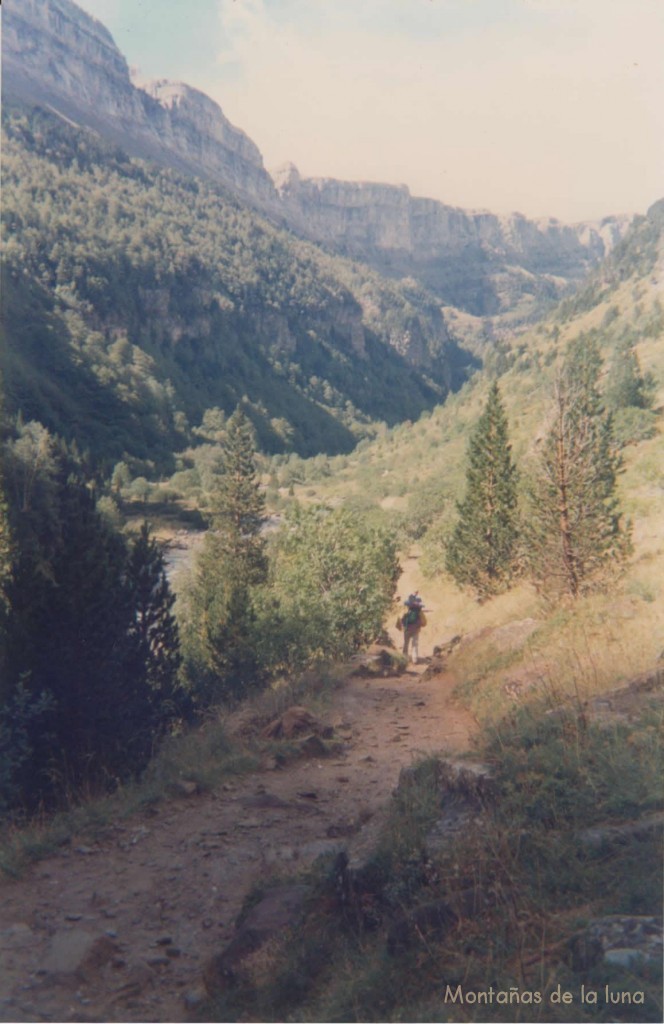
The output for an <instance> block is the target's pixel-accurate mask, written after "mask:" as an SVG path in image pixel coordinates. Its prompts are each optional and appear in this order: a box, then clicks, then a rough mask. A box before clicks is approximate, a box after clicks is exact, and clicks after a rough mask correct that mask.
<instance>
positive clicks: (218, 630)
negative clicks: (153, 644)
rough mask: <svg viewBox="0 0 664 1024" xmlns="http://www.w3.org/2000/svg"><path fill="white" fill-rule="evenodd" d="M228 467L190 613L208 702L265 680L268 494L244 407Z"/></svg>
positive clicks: (190, 669)
mask: <svg viewBox="0 0 664 1024" xmlns="http://www.w3.org/2000/svg"><path fill="white" fill-rule="evenodd" d="M220 469H221V472H220V474H219V476H218V478H217V481H216V486H215V489H214V491H213V493H212V496H211V501H210V519H211V522H210V530H209V531H208V533H207V534H206V537H205V541H204V543H203V548H202V551H201V553H200V555H199V557H198V559H197V563H196V567H195V573H194V579H193V583H192V586H191V587H190V589H189V593H188V595H187V598H186V605H185V613H184V618H185V625H184V630H183V647H184V659H185V674H186V675H187V676H188V678H189V680H190V683H191V684H192V686H193V688H194V690H195V691H196V692H197V694H198V697H199V699H200V700H202V701H204V702H211V701H212V702H213V701H214V700H217V699H219V698H221V699H225V700H229V699H231V700H232V699H234V698H236V697H238V696H240V695H241V694H242V693H244V692H245V691H246V690H247V689H248V688H250V687H252V686H254V685H256V684H257V683H258V682H259V681H260V672H259V667H258V661H257V657H256V654H255V644H254V637H253V629H254V624H255V612H254V608H253V603H252V589H253V588H255V587H257V586H259V585H260V584H262V583H264V582H265V580H266V578H267V568H268V563H267V555H266V550H265V548H266V544H265V538H264V537H263V535H262V526H263V523H264V511H265V498H264V496H263V494H262V492H261V490H260V485H259V483H258V482H257V479H256V476H257V473H256V455H255V448H254V437H253V430H252V427H251V424H250V423H249V421H248V420H247V417H246V416H245V414H244V413H243V411H242V409H241V408H239V407H238V409H236V411H235V412H234V413H233V415H232V416H231V417H230V419H229V420H228V424H227V432H226V440H225V444H224V446H223V448H222V453H221V459H220Z"/></svg>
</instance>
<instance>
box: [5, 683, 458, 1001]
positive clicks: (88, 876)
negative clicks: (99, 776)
mask: <svg viewBox="0 0 664 1024" xmlns="http://www.w3.org/2000/svg"><path fill="white" fill-rule="evenodd" d="M424 667H425V666H424V665H419V666H417V667H412V668H411V670H410V671H409V672H408V673H406V674H405V675H404V676H401V677H389V678H384V679H371V680H366V679H361V678H358V677H354V678H350V679H349V680H348V681H347V683H346V684H345V685H344V687H343V688H341V689H340V690H339V691H338V693H337V694H336V696H335V699H334V705H333V707H332V708H331V709H330V713H329V715H328V716H326V718H327V719H328V721H330V722H331V723H332V724H335V725H336V726H337V730H338V734H339V735H340V736H341V738H342V739H343V741H344V748H343V751H342V753H341V754H339V755H335V756H332V757H326V758H313V759H309V760H305V761H299V762H296V763H294V764H292V765H290V766H288V767H286V768H284V769H279V770H272V771H260V772H257V773H254V774H252V775H250V776H247V777H243V778H242V779H240V780H238V781H236V782H234V783H232V784H225V785H224V786H222V787H221V788H220V789H219V790H218V791H217V792H214V793H211V794H206V795H197V796H192V797H190V798H185V799H181V800H176V801H172V802H169V803H168V804H165V805H163V806H162V807H159V808H157V809H156V810H155V811H154V813H153V814H152V816H151V817H147V818H146V817H145V816H143V817H142V818H140V819H136V820H134V821H132V822H129V823H124V824H123V825H122V826H115V827H112V828H111V829H109V833H108V835H107V836H106V838H104V839H103V840H102V841H100V842H98V843H96V844H95V845H93V846H83V845H80V846H77V845H76V844H72V846H71V847H68V848H66V849H63V850H62V851H61V852H60V853H58V854H57V855H55V856H52V857H49V858H48V859H47V860H43V861H41V862H39V863H38V864H36V865H35V866H34V867H33V868H31V869H30V871H29V872H28V874H27V876H26V877H25V878H24V879H22V880H20V881H17V882H11V883H7V884H5V885H4V886H3V887H2V889H1V890H0V922H2V923H1V924H0V979H1V983H0V1020H4V1021H9V1020H11V1021H28V1020H30V1021H39V1020H56V1021H119V1020H121V1021H182V1020H186V1019H187V1015H188V1013H189V1012H191V1011H190V1010H188V1009H187V1003H189V1004H192V1003H193V1002H194V993H195V992H196V990H197V989H200V982H201V968H202V965H203V963H204V962H205V961H206V960H207V959H208V958H209V957H210V956H212V955H213V954H214V953H216V952H219V951H221V949H222V948H223V947H224V945H225V944H226V942H227V941H228V939H229V938H230V936H231V934H232V931H233V925H234V920H235V918H236V916H237V914H238V911H239V910H240V907H241V905H242V901H243V899H244V897H245V896H246V894H247V892H248V891H249V889H250V888H251V887H252V885H254V884H255V883H256V882H259V881H265V880H269V878H270V876H272V875H278V874H284V873H289V872H292V871H295V870H297V868H298V867H299V866H302V865H305V864H308V863H311V862H312V861H313V860H314V859H315V858H316V856H318V855H319V854H320V853H323V852H325V851H327V850H333V849H335V848H338V847H340V846H344V847H345V848H346V849H348V850H349V851H350V853H351V856H353V855H354V854H357V853H358V852H360V851H361V850H363V849H365V848H367V847H368V846H370V845H371V843H372V841H373V838H374V836H375V833H376V832H377V828H378V824H379V822H380V818H381V810H382V809H384V807H385V805H386V803H387V801H388V800H389V797H390V794H391V792H392V790H393V789H394V787H395V785H396V783H397V780H398V777H399V772H400V770H401V768H402V767H403V766H405V765H407V764H410V763H411V762H412V760H413V758H414V757H416V756H417V755H418V754H421V753H426V752H430V751H439V750H443V751H445V752H447V753H451V754H453V753H458V752H460V751H462V750H465V749H467V747H468V745H469V738H470V735H471V732H472V729H473V723H472V721H471V719H470V718H469V716H468V715H467V714H466V713H465V712H464V711H463V710H462V709H461V708H458V707H455V706H454V704H453V702H452V700H451V691H452V688H453V684H454V681H453V680H452V679H451V678H450V677H448V676H445V675H443V676H438V677H436V678H432V679H428V680H425V679H423V678H422V672H423V669H424ZM92 940H96V942H95V944H94V945H93V946H92V947H91V952H90V955H89V956H88V957H87V960H85V958H84V957H83V960H84V966H83V968H82V969H80V968H79V971H78V974H77V975H73V974H72V973H71V968H72V964H74V963H76V962H77V961H78V962H79V963H80V961H81V958H82V955H81V950H87V949H89V948H90V944H91V942H92ZM86 943H87V945H86ZM67 972H69V973H67Z"/></svg>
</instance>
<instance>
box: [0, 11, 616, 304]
mask: <svg viewBox="0 0 664 1024" xmlns="http://www.w3.org/2000/svg"><path fill="white" fill-rule="evenodd" d="M4 15H5V16H4V18H3V30H4V39H3V68H2V70H3V92H4V96H5V97H7V98H11V97H12V96H18V97H19V98H22V99H27V100H29V101H32V102H37V103H40V104H42V105H44V106H46V107H48V108H50V109H51V110H55V111H56V112H58V113H60V114H61V115H63V116H64V117H67V118H69V119H71V120H73V121H75V122H77V123H80V124H83V125H86V126H89V127H92V128H94V129H96V130H97V131H99V132H100V133H101V134H102V135H103V136H104V137H106V138H109V139H110V140H112V141H114V142H117V143H119V144H120V145H121V146H122V147H123V148H125V149H126V150H127V151H128V152H129V153H131V154H133V155H137V156H141V157H146V158H148V159H153V160H157V161H159V162H161V163H164V164H166V165H168V166H172V167H174V168H175V169H177V170H179V171H185V172H187V173H194V174H198V175H203V176H205V177H207V178H209V179H211V180H213V181H215V182H217V183H219V184H221V185H223V186H224V187H226V188H228V189H229V190H230V191H231V192H232V193H233V194H234V195H236V196H238V197H239V198H240V200H241V201H243V202H247V203H250V204H251V205H253V206H254V207H257V208H259V209H260V210H262V211H263V212H265V213H267V214H268V215H269V216H271V217H272V218H273V219H275V220H277V221H279V222H280V223H285V224H286V225H288V226H289V227H290V228H291V229H292V230H294V231H296V232H297V233H299V234H301V235H304V236H306V237H308V238H310V239H312V240H314V241H323V242H325V243H326V244H328V245H331V246H333V247H334V248H336V249H337V250H338V251H340V252H342V253H344V254H347V255H350V256H352V257H354V258H358V259H361V260H364V261H366V262H368V263H369V264H371V265H372V266H373V267H375V268H376V269H377V270H379V271H380V272H381V273H383V274H386V275H388V276H391V277H396V278H403V277H412V278H415V279H416V280H417V281H419V282H420V283H422V284H423V285H425V286H426V287H427V288H429V289H430V290H431V291H432V292H433V293H434V294H435V295H437V296H438V297H439V298H440V299H441V300H442V302H444V303H446V304H448V305H455V306H459V307H461V308H462V309H465V310H468V311H470V312H472V313H474V314H476V315H491V314H495V313H500V312H503V311H505V310H507V309H510V310H513V309H514V308H515V306H516V307H517V308H519V309H521V310H522V311H523V312H524V313H527V312H528V309H529V308H532V306H533V304H536V303H537V302H538V301H539V300H540V299H541V298H554V297H556V296H557V295H559V294H560V293H561V291H563V290H564V288H565V287H567V286H568V285H569V283H570V281H575V280H579V279H580V278H581V277H583V276H584V275H585V274H586V273H587V272H588V270H589V269H590V268H591V267H593V266H594V265H595V264H596V263H597V262H598V261H599V260H601V259H602V258H603V257H604V256H605V255H606V254H607V253H608V251H609V250H610V248H611V247H612V245H613V244H614V243H615V241H617V240H618V239H619V238H620V237H622V235H623V234H624V232H625V230H626V227H627V224H628V218H622V219H621V218H609V219H607V221H605V222H603V223H602V224H601V225H592V224H581V225H574V226H567V225H564V224H561V223H560V222H558V221H556V220H547V221H532V220H528V219H526V218H525V217H523V216H521V215H520V214H513V215H511V216H510V217H497V216H495V215H493V214H491V213H488V212H468V211H464V210H460V209H457V208H455V207H451V206H447V205H445V204H444V203H441V202H438V201H436V200H433V199H423V198H417V197H414V196H411V194H410V192H409V190H408V188H406V186H404V185H400V186H395V185H383V184H374V183H367V182H342V181H335V180H334V179H331V178H320V179H303V178H301V177H300V175H299V174H298V172H297V170H296V169H295V168H294V167H293V166H292V165H288V166H287V167H285V168H282V169H281V170H280V171H279V172H277V173H276V174H275V175H274V180H273V178H272V177H270V175H268V173H267V172H266V170H265V168H264V166H263V160H262V157H261V154H260V152H259V150H258V148H257V147H256V146H255V145H254V143H253V142H252V141H251V139H249V138H248V137H247V136H246V135H245V134H244V132H242V131H241V130H240V129H238V128H235V127H234V126H233V125H231V124H230V122H229V121H228V120H227V119H226V118H225V117H224V115H223V113H222V111H221V109H220V108H219V107H218V106H217V104H216V103H214V102H213V101H212V100H211V99H209V97H207V96H205V95H203V94H202V93H200V92H198V91H197V90H196V89H192V88H190V87H189V86H186V85H183V84H179V83H173V82H167V81H157V82H151V83H148V84H144V85H138V84H137V83H136V82H135V81H132V78H131V75H130V72H129V69H128V67H127V63H126V61H125V59H124V57H123V56H122V54H121V53H120V52H119V50H118V49H117V47H116V46H115V43H114V42H113V39H112V37H111V35H110V34H109V33H108V31H107V30H106V29H105V28H104V26H103V25H101V24H100V23H99V22H98V21H96V20H95V19H94V18H91V17H90V16H89V15H87V14H85V13H84V12H83V11H82V10H81V9H80V8H79V7H77V6H76V4H75V3H73V2H72V0H5V4H4Z"/></svg>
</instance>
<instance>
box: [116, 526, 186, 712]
mask: <svg viewBox="0 0 664 1024" xmlns="http://www.w3.org/2000/svg"><path fill="white" fill-rule="evenodd" d="M126 579H127V583H128V585H129V597H130V601H131V604H132V607H133V609H134V619H133V621H132V623H131V624H130V627H129V642H130V644H133V645H134V647H135V653H136V656H137V658H138V661H139V663H140V664H143V665H144V666H145V668H146V671H147V680H148V683H149V685H150V686H151V687H153V688H154V689H156V690H158V691H160V694H161V696H162V697H163V698H169V697H171V696H172V694H173V690H174V688H175V686H176V679H177V672H178V669H179V667H180V662H181V657H180V638H179V634H178V625H177V621H176V619H175V616H174V615H173V613H172V608H173V605H174V603H175V594H174V593H173V592H172V591H171V589H170V586H169V583H168V579H167V578H166V570H165V563H164V556H163V554H162V551H161V548H160V546H159V544H158V543H157V541H156V540H155V538H154V537H151V536H150V528H149V526H148V524H147V523H143V525H142V526H141V530H140V533H139V534H138V536H137V537H135V538H134V540H133V542H132V544H131V547H130V550H129V556H128V560H127V569H126Z"/></svg>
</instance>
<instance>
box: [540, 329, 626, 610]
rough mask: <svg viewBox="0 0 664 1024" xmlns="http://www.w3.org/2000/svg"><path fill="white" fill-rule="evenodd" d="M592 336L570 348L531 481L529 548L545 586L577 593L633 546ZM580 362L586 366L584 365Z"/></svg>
mask: <svg viewBox="0 0 664 1024" xmlns="http://www.w3.org/2000/svg"><path fill="white" fill-rule="evenodd" d="M597 355H598V352H597V350H596V346H595V345H594V344H591V345H590V351H589V352H587V353H586V354H585V356H583V355H582V354H581V353H580V351H579V345H578V344H577V345H575V346H574V347H572V348H570V350H569V352H568V355H567V359H566V361H565V364H564V366H563V370H562V372H561V373H560V374H559V376H558V378H557V380H556V382H555V386H554V401H553V411H552V416H551V424H550V427H549V432H548V435H547V436H546V438H545V440H544V442H543V444H542V447H541V451H540V452H539V455H538V458H537V463H536V470H535V474H534V477H533V479H532V481H531V483H530V487H529V506H530V507H529V515H528V517H527V523H528V527H527V537H526V539H527V551H528V555H527V558H528V562H529V566H530V571H531V575H532V577H533V579H534V580H535V582H536V584H537V585H538V586H539V587H540V588H541V589H544V590H547V591H553V592H556V591H558V592H562V593H567V594H568V595H570V596H571V597H577V596H578V595H579V594H580V593H582V592H583V591H584V590H586V589H587V588H588V587H589V586H591V585H592V583H593V582H595V581H596V580H597V579H598V577H599V576H600V574H601V572H602V571H603V570H605V569H606V568H607V567H608V566H610V565H611V564H612V563H613V564H617V563H618V562H619V561H620V560H621V559H622V558H624V556H625V554H626V553H627V551H628V548H629V540H628V536H627V533H626V531H625V530H624V528H623V526H622V524H621V517H620V510H619V507H618V501H617V498H616V476H617V473H618V471H619V468H620V460H619V457H618V455H617V453H616V451H615V447H614V444H613V437H612V429H611V418H610V416H608V415H607V414H606V413H605V412H604V410H603V408H602V404H601V399H600V395H599V390H598V379H599V371H600V367H601V360H599V361H598V359H597V358H596V356H597ZM580 368H581V371H583V372H580Z"/></svg>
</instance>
